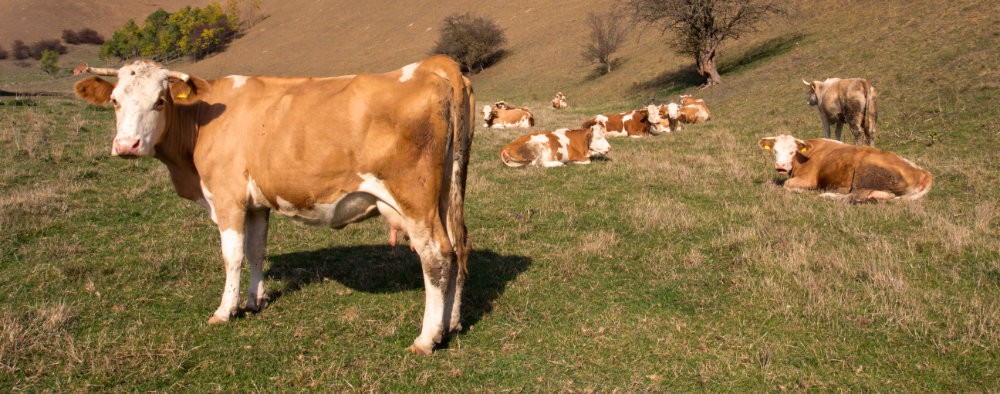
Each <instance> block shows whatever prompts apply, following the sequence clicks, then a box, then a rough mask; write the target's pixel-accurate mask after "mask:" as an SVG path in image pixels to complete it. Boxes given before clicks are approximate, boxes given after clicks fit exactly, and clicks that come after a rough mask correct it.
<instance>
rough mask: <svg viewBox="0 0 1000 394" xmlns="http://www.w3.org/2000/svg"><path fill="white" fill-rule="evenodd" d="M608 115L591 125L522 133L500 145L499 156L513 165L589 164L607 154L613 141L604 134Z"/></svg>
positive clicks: (555, 165)
mask: <svg viewBox="0 0 1000 394" xmlns="http://www.w3.org/2000/svg"><path fill="white" fill-rule="evenodd" d="M607 121H608V119H607V118H605V117H603V116H600V115H598V118H597V122H596V123H595V124H594V125H592V126H591V127H590V128H589V129H579V130H569V129H559V130H556V131H547V132H541V133H532V134H528V135H522V136H521V137H519V138H518V139H516V140H514V141H513V142H511V143H510V144H507V146H505V147H503V148H502V149H500V160H502V161H503V163H504V164H506V165H508V166H510V167H531V166H534V167H561V166H565V165H566V163H576V164H589V163H590V158H591V157H594V156H604V155H605V154H607V153H608V152H610V151H611V144H609V143H608V140H607V139H605V138H604V125H605V124H606V123H607Z"/></svg>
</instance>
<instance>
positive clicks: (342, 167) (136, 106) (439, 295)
mask: <svg viewBox="0 0 1000 394" xmlns="http://www.w3.org/2000/svg"><path fill="white" fill-rule="evenodd" d="M75 71H76V72H89V73H91V74H96V75H104V76H112V77H116V78H117V82H109V81H107V80H104V79H101V78H98V77H89V78H86V79H83V80H81V81H79V82H77V83H76V85H75V90H76V94H77V96H79V97H81V98H83V99H85V100H87V101H89V102H91V103H93V104H96V105H104V104H107V103H109V102H110V103H111V104H112V105H113V106H114V111H115V119H116V122H117V131H118V133H117V135H116V136H115V138H114V141H113V142H112V146H111V154H112V155H115V156H121V157H155V158H157V159H159V160H160V161H162V162H163V163H164V164H166V167H167V171H169V173H170V180H171V181H173V184H174V188H175V189H176V191H177V194H179V195H180V196H181V197H183V198H186V199H189V200H192V201H195V202H197V203H198V204H199V205H201V206H202V207H204V208H205V209H206V210H208V212H209V215H210V217H211V219H212V221H213V222H215V223H216V224H217V225H218V228H219V233H220V236H221V244H222V257H223V259H224V260H225V265H224V267H225V272H226V281H225V285H224V287H223V293H222V300H221V302H220V304H219V307H218V309H216V310H215V312H214V313H213V314H212V316H211V318H210V319H209V320H208V323H209V324H218V323H222V322H225V321H228V320H229V319H230V318H231V317H233V316H234V315H236V313H237V311H238V302H239V297H240V295H239V286H240V271H241V266H242V264H243V259H244V257H245V258H246V259H247V261H248V262H249V266H250V280H249V288H248V293H249V294H248V297H247V301H246V309H249V310H258V309H260V308H263V307H264V304H265V303H266V302H267V294H266V292H265V287H264V276H263V273H262V268H261V266H262V262H263V260H264V255H265V246H266V244H267V233H268V218H269V215H270V213H271V212H272V211H274V212H277V213H281V214H282V215H285V216H288V217H290V218H292V219H293V220H295V221H297V222H300V223H304V224H310V225H316V226H324V227H331V228H338V229H339V228H342V227H344V226H346V225H348V224H350V223H354V222H358V221H362V220H365V219H367V218H370V217H372V216H376V215H379V214H382V215H383V216H384V217H385V218H386V219H387V220H388V222H389V224H390V226H391V227H392V230H393V231H394V232H395V231H397V230H403V231H404V233H406V234H407V235H409V237H410V240H411V242H412V246H413V249H414V250H415V251H416V252H417V254H418V255H419V256H420V262H421V265H422V267H423V282H424V288H425V297H426V302H425V306H424V315H423V319H422V320H423V329H422V330H421V332H420V336H418V337H417V338H416V339H415V340H414V341H413V345H412V346H410V347H409V348H408V349H409V350H410V351H412V352H414V353H418V354H429V353H431V351H432V350H433V349H434V346H435V345H436V344H438V343H440V342H441V339H442V337H443V336H444V335H447V334H448V333H451V332H455V331H458V330H460V329H461V324H460V317H461V316H460V314H459V310H460V303H461V300H462V285H463V283H464V281H465V275H466V262H467V260H468V256H469V252H470V244H469V239H468V236H467V232H466V228H465V214H464V209H463V205H464V201H465V181H466V169H467V167H468V161H469V149H470V146H471V144H472V133H473V128H472V122H473V117H474V116H475V114H474V109H473V105H474V98H473V95H472V87H471V85H470V84H469V80H468V79H466V78H465V77H463V76H462V73H461V71H460V69H459V66H458V64H456V63H455V62H454V61H452V60H451V59H449V58H448V57H447V56H443V55H435V56H431V57H428V58H426V59H424V60H423V61H420V62H417V63H413V64H410V65H408V66H406V67H403V68H402V69H399V70H396V71H392V72H388V73H384V74H359V75H351V76H343V77H330V78H285V77H280V78H279V77H262V76H244V75H232V76H229V77H225V78H220V79H215V80H210V81H206V80H203V79H200V78H197V77H194V76H190V75H188V74H185V73H182V72H178V71H174V70H167V69H165V68H163V66H161V65H160V64H158V63H154V62H152V61H148V60H141V61H135V62H132V63H129V64H126V65H125V66H123V67H122V68H121V69H111V68H91V67H87V66H84V65H81V66H80V67H78V68H77V70H75Z"/></svg>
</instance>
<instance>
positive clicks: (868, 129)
mask: <svg viewBox="0 0 1000 394" xmlns="http://www.w3.org/2000/svg"><path fill="white" fill-rule="evenodd" d="M802 83H805V84H806V85H807V86H809V97H808V98H806V104H809V105H815V106H816V107H817V108H818V109H819V118H820V120H821V121H823V137H826V138H830V124H831V123H833V124H834V125H836V126H837V141H843V140H842V139H841V138H840V132H841V129H842V128H843V127H844V124H845V123H846V124H847V127H850V128H851V134H854V144H856V145H860V144H861V143H864V144H865V145H868V146H875V121H876V118H877V116H876V110H875V88H874V87H872V85H871V84H870V83H868V81H866V80H864V79H861V78H850V79H840V78H827V80H826V81H812V82H811V83H810V82H806V81H805V80H802Z"/></svg>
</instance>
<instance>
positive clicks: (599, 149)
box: [587, 115, 611, 156]
mask: <svg viewBox="0 0 1000 394" xmlns="http://www.w3.org/2000/svg"><path fill="white" fill-rule="evenodd" d="M594 120H595V121H596V122H597V123H595V124H594V125H593V126H590V131H591V132H593V133H594V136H593V138H591V139H590V146H589V147H588V149H590V152H589V153H588V155H587V156H595V155H597V156H603V155H606V154H608V152H611V144H610V143H609V142H608V139H607V138H606V136H605V134H604V128H605V127H606V125H607V124H608V118H607V117H606V116H604V115H597V117H596V118H595V119H594Z"/></svg>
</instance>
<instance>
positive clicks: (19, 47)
mask: <svg viewBox="0 0 1000 394" xmlns="http://www.w3.org/2000/svg"><path fill="white" fill-rule="evenodd" d="M12 50H13V51H14V59H17V60H24V59H27V58H29V57H31V48H29V47H28V46H27V45H25V44H24V41H21V40H14V48H13V49H12Z"/></svg>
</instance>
